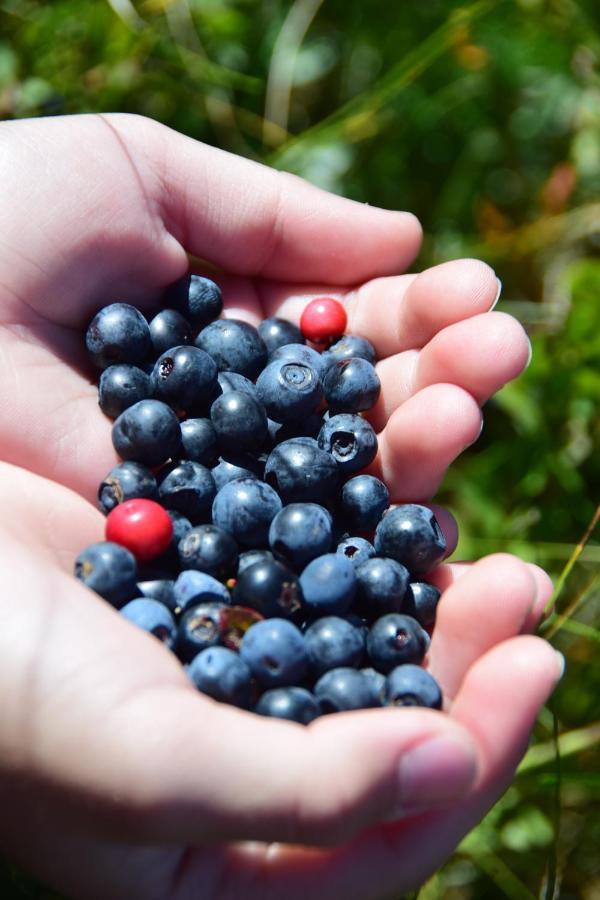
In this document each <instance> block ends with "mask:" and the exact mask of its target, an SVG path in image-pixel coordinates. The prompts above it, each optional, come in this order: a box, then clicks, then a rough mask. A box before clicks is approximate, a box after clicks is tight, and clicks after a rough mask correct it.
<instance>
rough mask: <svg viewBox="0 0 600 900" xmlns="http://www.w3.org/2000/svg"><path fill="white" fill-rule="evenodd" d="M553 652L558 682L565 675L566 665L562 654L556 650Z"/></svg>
mask: <svg viewBox="0 0 600 900" xmlns="http://www.w3.org/2000/svg"><path fill="white" fill-rule="evenodd" d="M554 652H555V653H556V665H557V667H558V680H559V681H560V679H561V678H562V677H563V675H564V674H565V667H566V665H567V661H566V659H565V658H564V656H563V655H562V653H560V652H559V651H558V650H555V651H554Z"/></svg>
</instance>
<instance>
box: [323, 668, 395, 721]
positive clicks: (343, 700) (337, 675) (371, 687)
mask: <svg viewBox="0 0 600 900" xmlns="http://www.w3.org/2000/svg"><path fill="white" fill-rule="evenodd" d="M314 694H315V697H316V698H317V700H318V702H319V707H320V709H321V712H322V713H333V712H345V711H346V710H351V709H371V708H373V707H375V706H381V700H380V698H379V695H378V693H377V689H376V687H375V683H374V681H373V680H372V679H371V678H368V677H367V676H366V675H364V674H363V673H362V672H361V671H360V670H359V669H351V668H348V667H346V666H342V667H340V668H338V669H330V671H329V672H325V674H324V675H321V677H320V678H319V680H318V681H317V683H316V684H315V687H314Z"/></svg>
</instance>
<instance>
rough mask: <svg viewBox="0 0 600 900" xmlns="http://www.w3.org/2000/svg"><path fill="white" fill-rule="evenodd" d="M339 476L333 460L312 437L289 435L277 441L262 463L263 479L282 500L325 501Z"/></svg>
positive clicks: (335, 485)
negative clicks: (278, 442)
mask: <svg viewBox="0 0 600 900" xmlns="http://www.w3.org/2000/svg"><path fill="white" fill-rule="evenodd" d="M339 477H340V476H339V469H338V465H337V463H336V461H335V460H334V459H333V457H332V456H331V454H329V453H326V451H325V450H321V448H320V447H319V445H318V444H317V442H316V441H315V440H313V439H312V438H291V440H289V441H284V442H283V443H282V444H278V445H277V446H276V447H275V449H274V450H272V451H271V453H270V454H269V457H268V459H267V463H266V465H265V481H266V482H267V484H270V485H271V487H272V488H274V489H275V490H276V491H277V493H278V494H279V496H280V497H281V499H282V500H283V502H284V503H293V502H301V501H305V502H314V503H319V502H321V501H325V500H327V499H328V498H329V497H330V496H331V495H332V494H333V492H334V491H335V489H336V487H337V484H338V481H339Z"/></svg>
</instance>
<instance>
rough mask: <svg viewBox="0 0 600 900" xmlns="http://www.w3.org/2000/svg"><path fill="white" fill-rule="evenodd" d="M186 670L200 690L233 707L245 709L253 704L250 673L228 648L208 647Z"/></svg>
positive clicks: (236, 655)
mask: <svg viewBox="0 0 600 900" xmlns="http://www.w3.org/2000/svg"><path fill="white" fill-rule="evenodd" d="M187 673H188V675H189V677H190V678H191V680H192V681H193V683H194V684H195V685H196V687H197V688H198V690H199V691H202V693H203V694H206V695H207V696H209V697H212V698H213V700H219V701H220V702H222V703H231V704H232V705H233V706H239V707H242V709H248V708H249V707H250V705H251V703H252V672H251V671H250V669H249V667H248V666H247V665H246V663H245V662H244V660H243V659H241V658H240V656H239V655H238V654H237V653H235V652H234V651H233V650H229V649H228V648H227V647H208V648H207V649H206V650H202V652H201V653H198V655H197V656H196V657H194V659H193V660H192V662H191V663H190V664H189V666H188V668H187Z"/></svg>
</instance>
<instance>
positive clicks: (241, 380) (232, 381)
mask: <svg viewBox="0 0 600 900" xmlns="http://www.w3.org/2000/svg"><path fill="white" fill-rule="evenodd" d="M217 381H218V382H219V387H220V388H221V393H223V394H228V393H229V392H230V391H240V392H241V393H242V394H250V395H251V396H252V397H254V399H255V400H258V394H257V393H256V386H255V385H254V383H253V382H252V381H250V379H249V378H246V376H245V375H240V373H239V372H219V374H218V375H217Z"/></svg>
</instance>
